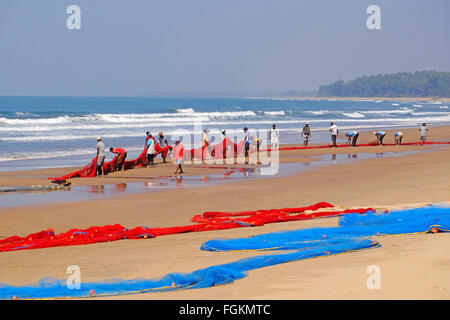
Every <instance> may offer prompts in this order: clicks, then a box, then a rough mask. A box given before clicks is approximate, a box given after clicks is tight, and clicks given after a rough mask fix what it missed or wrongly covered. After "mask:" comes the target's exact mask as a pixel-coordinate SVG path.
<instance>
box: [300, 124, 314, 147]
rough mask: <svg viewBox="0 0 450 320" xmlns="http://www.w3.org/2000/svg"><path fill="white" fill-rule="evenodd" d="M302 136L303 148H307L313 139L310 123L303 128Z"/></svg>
mask: <svg viewBox="0 0 450 320" xmlns="http://www.w3.org/2000/svg"><path fill="white" fill-rule="evenodd" d="M301 136H302V137H303V146H305V147H307V146H308V142H309V139H310V138H311V137H312V135H311V128H310V127H309V123H307V124H305V126H304V127H303V130H302V134H301Z"/></svg>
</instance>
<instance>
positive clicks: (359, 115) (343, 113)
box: [342, 112, 366, 118]
mask: <svg viewBox="0 0 450 320" xmlns="http://www.w3.org/2000/svg"><path fill="white" fill-rule="evenodd" d="M342 115H344V116H346V117H349V118H365V117H366V116H365V115H363V114H362V113H360V112H350V113H346V112H342Z"/></svg>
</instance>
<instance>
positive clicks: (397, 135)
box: [394, 131, 403, 144]
mask: <svg viewBox="0 0 450 320" xmlns="http://www.w3.org/2000/svg"><path fill="white" fill-rule="evenodd" d="M402 139H403V132H401V131H397V132H396V133H395V134H394V141H395V144H402Z"/></svg>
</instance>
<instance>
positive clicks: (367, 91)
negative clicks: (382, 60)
mask: <svg viewBox="0 0 450 320" xmlns="http://www.w3.org/2000/svg"><path fill="white" fill-rule="evenodd" d="M317 95H318V96H320V97H432V98H450V72H443V71H416V72H398V73H391V74H383V75H382V74H378V75H374V76H360V77H358V78H356V79H354V80H350V81H347V82H345V81H344V80H338V81H336V82H334V83H332V84H328V85H321V86H319V90H318V92H317Z"/></svg>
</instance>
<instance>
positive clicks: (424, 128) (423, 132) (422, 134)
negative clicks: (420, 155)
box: [419, 123, 428, 146]
mask: <svg viewBox="0 0 450 320" xmlns="http://www.w3.org/2000/svg"><path fill="white" fill-rule="evenodd" d="M419 131H420V144H421V145H422V146H423V145H424V144H425V140H427V131H428V128H427V124H426V123H422V126H421V127H420V128H419Z"/></svg>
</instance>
